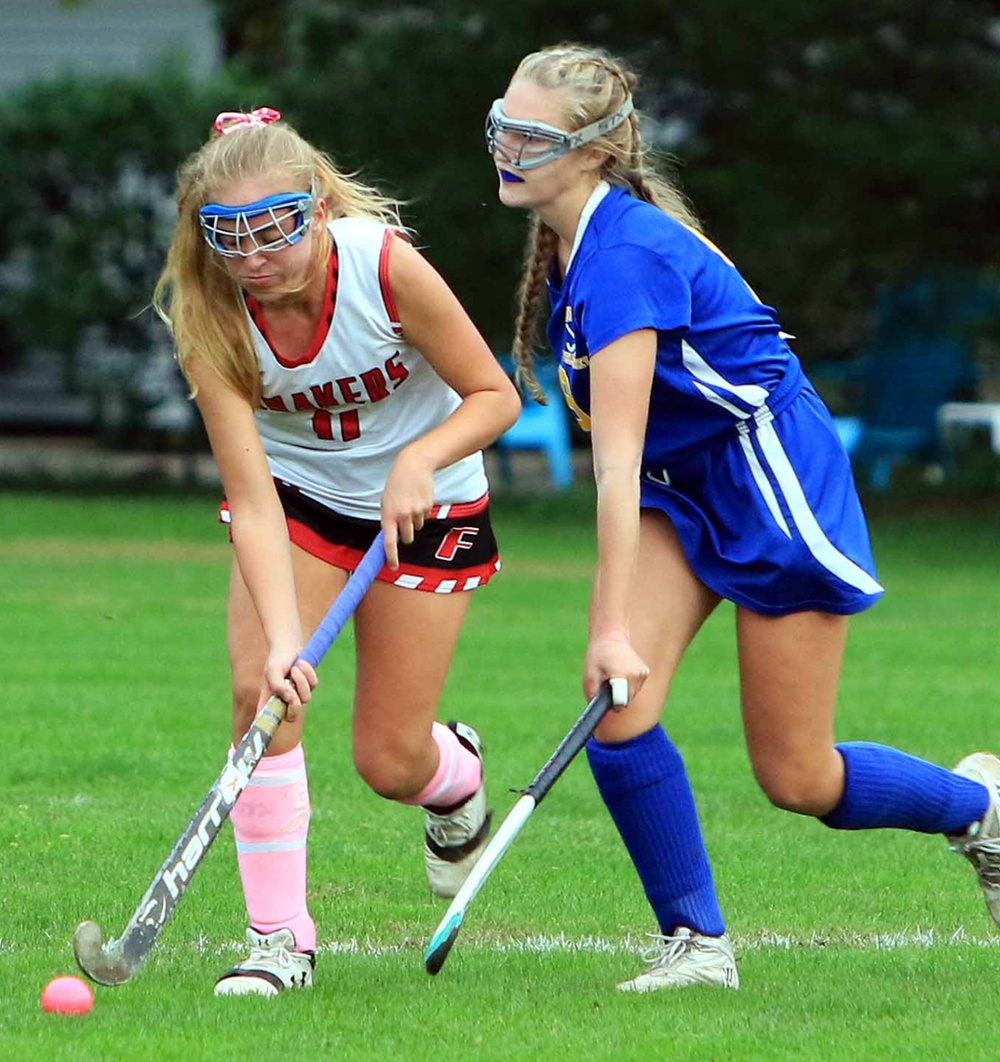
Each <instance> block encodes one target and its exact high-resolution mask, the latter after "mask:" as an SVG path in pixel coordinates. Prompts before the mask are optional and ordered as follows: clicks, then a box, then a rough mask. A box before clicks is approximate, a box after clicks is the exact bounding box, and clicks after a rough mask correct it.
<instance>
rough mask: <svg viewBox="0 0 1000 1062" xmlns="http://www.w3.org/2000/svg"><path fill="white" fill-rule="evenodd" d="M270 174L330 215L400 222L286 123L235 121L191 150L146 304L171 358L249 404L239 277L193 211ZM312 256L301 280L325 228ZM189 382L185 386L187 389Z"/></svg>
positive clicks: (320, 264)
mask: <svg viewBox="0 0 1000 1062" xmlns="http://www.w3.org/2000/svg"><path fill="white" fill-rule="evenodd" d="M262 174H267V175H271V174H276V175H279V176H281V177H283V178H285V179H287V181H288V191H290V192H296V191H300V190H301V191H307V190H308V189H309V188H310V187H312V188H313V189H314V190H315V195H316V199H317V200H321V199H322V200H325V202H326V204H327V207H328V211H329V217H330V218H337V217H366V218H373V219H375V220H377V221H381V222H383V223H385V224H387V225H392V226H393V227H394V228H398V229H404V226H403V225H402V223H401V221H400V216H399V207H400V204H399V203H398V202H397V201H396V200H394V199H391V198H389V197H388V196H385V195H383V194H382V193H381V192H379V191H377V190H376V189H374V188H371V187H369V186H368V185H365V184H362V183H361V182H360V181H358V180H357V179H356V178H355V176H354V175H348V174H344V173H342V172H341V171H340V170H338V169H337V167H336V165H335V164H334V162H333V160H332V159H331V158H330V157H329V156H328V155H326V154H324V153H323V152H322V151H319V150H318V149H317V148H315V147H313V145H312V144H310V143H309V142H308V141H307V140H305V139H303V137H301V136H300V135H299V134H298V133H297V132H296V131H295V130H294V129H293V128H292V127H291V126H290V125H288V124H287V123H285V122H274V123H272V124H268V125H264V124H251V123H245V124H238V125H236V126H230V127H228V128H227V129H226V130H225V132H224V133H222V134H219V135H216V136H214V137H213V138H212V139H211V140H209V141H208V142H207V143H205V144H204V145H202V147H201V148H199V149H198V150H197V151H196V152H194V154H192V155H191V156H190V157H189V158H188V159H187V160H186V161H185V162H184V163H183V164H182V165H181V167H180V169H179V170H178V173H177V210H178V219H177V227H176V229H175V230H174V236H173V239H172V241H171V244H170V249H169V251H168V252H167V262H166V266H165V267H164V269H163V272H162V273H161V275H160V278H159V280H158V281H157V284H156V288H155V289H154V292H153V307H154V308H155V309H156V312H157V313H158V314H159V315H160V317H162V318H163V320H164V321H166V323H167V324H168V325H169V327H170V330H171V332H172V333H173V338H174V345H175V348H176V352H177V361H178V364H179V365H180V367H181V371H182V372H183V373H184V374H185V376H186V377H187V378H188V381H189V382H190V381H191V377H190V370H191V365H192V362H193V361H194V359H197V360H198V362H199V363H201V364H204V365H205V366H207V367H208V368H210V369H211V370H213V371H214V372H216V373H218V375H219V376H220V377H221V378H222V379H223V380H224V381H225V382H226V383H227V384H228V385H229V386H230V387H231V388H232V389H233V390H234V391H236V392H237V393H238V394H240V395H243V396H245V397H246V398H247V400H248V401H249V402H250V403H251V405H253V406H254V408H256V407H257V406H258V405H259V404H260V399H261V387H260V369H259V366H258V363H257V355H256V352H255V350H254V347H253V341H252V339H251V334H250V327H249V324H248V321H247V315H246V312H245V309H244V303H243V294H242V291H241V289H240V286H239V285H238V284H237V283H236V281H235V280H233V278H232V277H231V276H230V275H229V273H228V272H227V271H226V268H225V265H224V264H223V262H222V260H221V258H220V256H219V255H218V254H217V253H216V252H215V251H213V250H212V249H211V248H210V247H209V246H208V244H207V243H206V242H205V240H204V237H203V236H202V232H201V227H200V225H199V221H198V211H199V210H200V209H201V207H203V206H205V204H206V203H208V202H210V201H211V199H212V196H213V194H214V193H215V190H216V189H218V188H221V187H223V186H224V185H226V184H231V183H233V182H236V181H242V180H246V179H249V178H253V177H257V176H260V175H262ZM313 242H314V249H313V257H312V262H311V263H310V266H309V269H308V273H307V276H306V279H305V281H304V282H303V284H302V287H301V288H297V289H294V290H292V291H289V292H286V294H295V292H296V291H299V290H303V289H304V288H305V287H307V286H308V285H309V283H310V282H311V281H312V280H313V279H314V278H315V276H316V273H317V272H322V271H324V270H325V269H326V263H327V260H328V257H329V253H330V239H329V236H328V234H327V233H326V232H325V230H324V232H323V233H322V235H321V238H318V239H315V240H314V241H313ZM193 394H194V389H192V395H193Z"/></svg>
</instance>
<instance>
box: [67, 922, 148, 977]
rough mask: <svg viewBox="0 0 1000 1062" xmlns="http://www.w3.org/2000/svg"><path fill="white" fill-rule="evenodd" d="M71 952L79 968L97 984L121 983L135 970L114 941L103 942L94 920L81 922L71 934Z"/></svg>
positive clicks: (99, 928)
mask: <svg viewBox="0 0 1000 1062" xmlns="http://www.w3.org/2000/svg"><path fill="white" fill-rule="evenodd" d="M73 954H74V955H75V956H76V964H77V966H79V967H80V969H81V970H82V971H83V972H84V973H85V974H86V975H87V976H88V977H89V978H90V979H91V981H96V982H97V984H99V985H108V986H112V987H113V986H114V985H123V984H125V982H126V981H127V980H128V979H129V978H130V977H131V976H132V974H133V973H134V972H135V971H134V970H132V969H131V968H130V967H129V964H128V962H127V961H126V959H125V956H124V955H123V954H122V952H121V949H120V948H118V947H116V943H115V941H113V940H112V941H109V942H108V944H107V945H105V943H104V935H103V934H102V933H101V927H100V926H99V925H98V924H97V923H96V922H81V923H80V924H79V925H78V926H77V927H76V931H75V932H74V934H73Z"/></svg>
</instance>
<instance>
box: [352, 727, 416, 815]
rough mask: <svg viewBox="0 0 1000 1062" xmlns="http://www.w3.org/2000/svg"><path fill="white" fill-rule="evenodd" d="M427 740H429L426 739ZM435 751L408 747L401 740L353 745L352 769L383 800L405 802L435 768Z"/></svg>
mask: <svg viewBox="0 0 1000 1062" xmlns="http://www.w3.org/2000/svg"><path fill="white" fill-rule="evenodd" d="M428 740H429V738H428ZM436 755H437V753H436V749H435V747H434V745H433V742H431V743H430V756H428V749H426V748H423V747H409V746H408V744H407V743H406V742H404V741H391V742H390V741H385V742H381V741H380V742H368V743H366V744H364V745H361V744H360V743H358V742H355V745H354V766H355V767H356V768H357V772H358V774H359V775H361V777H362V779H363V780H364V781H365V783H366V784H367V785H368V786H369V788H371V789H373V790H374V791H375V792H376V793H377V794H378V795H379V796H381V797H385V799H386V800H405V799H407V798H408V797H412V796H414V795H415V794H416V793H419V792H420V790H421V789H423V788H424V786H425V785H426V784H427V783H428V782H429V781H430V779H431V776H432V775H433V774H434V770H435V767H436Z"/></svg>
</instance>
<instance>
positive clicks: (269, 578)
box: [231, 498, 302, 648]
mask: <svg viewBox="0 0 1000 1062" xmlns="http://www.w3.org/2000/svg"><path fill="white" fill-rule="evenodd" d="M231 515H232V534H233V547H234V549H235V552H236V562H237V564H238V565H239V569H240V575H241V576H242V577H243V581H244V583H245V584H246V587H247V590H248V591H249V593H250V597H251V599H252V601H253V603H254V607H255V608H256V610H257V615H258V616H259V618H260V622H261V626H262V627H263V630H264V636H265V638H266V639H267V643H268V646H269V647H271V648H273V647H274V646H275V645H281V646H288V645H296V646H298V645H301V642H302V626H301V623H300V620H299V612H298V603H297V600H296V595H295V579H294V576H293V573H292V558H291V549H290V546H289V541H288V530H287V527H286V524H285V518H284V514H283V512H282V510H281V506H280V505H279V504H278V501H277V498H275V500H274V504H273V506H272V505H271V504H254V503H250V504H244V505H242V506H238V507H236V508H235V509H234V510H233V511H232V514H231Z"/></svg>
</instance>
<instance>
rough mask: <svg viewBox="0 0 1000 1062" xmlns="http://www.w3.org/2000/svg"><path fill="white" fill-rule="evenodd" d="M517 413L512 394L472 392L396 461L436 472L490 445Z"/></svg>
mask: <svg viewBox="0 0 1000 1062" xmlns="http://www.w3.org/2000/svg"><path fill="white" fill-rule="evenodd" d="M520 411H521V404H520V400H519V399H518V398H517V395H516V393H515V392H513V391H493V390H482V391H475V392H473V393H472V394H469V395H467V396H466V397H465V398H464V399H463V400H462V404H461V405H460V406H459V407H458V408H457V409H456V410H455V411H454V412H453V413H452V414H451V415H450V416H449V417H447V418H446V419H445V420H443V421H442V422H441V423H440V424H438V425H437V426H436V427H435V428H433V429H432V430H431V431H429V432H427V434H426V435H422V436H421V437H420V438H419V439H416V440H414V441H413V442H412V443H410V445H409V446H407V447H406V448H405V449H404V450H403V451H402V453H401V455H400V457H401V458H405V459H414V460H418V461H419V462H420V463H421V464H422V465H423V466H424V467H425V468H428V469H430V471H432V472H437V471H438V470H439V469H442V468H447V467H448V466H449V465H453V464H454V463H455V462H456V461H460V460H461V459H462V458H463V457H468V456H469V454H473V453H476V451H477V450H482V449H484V448H485V447H487V446H489V445H491V444H492V443H494V442H495V441H496V440H497V439H498V438H499V437H500V436H501V435H502V434H503V433H504V432H505V431H506V430H507V429H508V428H509V427H510V426H511V425H512V424H513V423H514V421H515V420H517V417H518V414H519V413H520Z"/></svg>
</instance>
